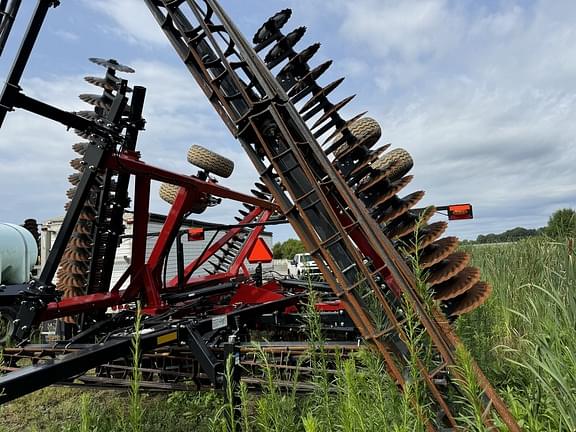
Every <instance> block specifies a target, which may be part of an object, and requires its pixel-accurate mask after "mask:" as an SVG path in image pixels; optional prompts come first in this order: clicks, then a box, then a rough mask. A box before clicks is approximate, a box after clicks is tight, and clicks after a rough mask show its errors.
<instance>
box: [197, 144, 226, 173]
mask: <svg viewBox="0 0 576 432" xmlns="http://www.w3.org/2000/svg"><path fill="white" fill-rule="evenodd" d="M188 162H190V163H191V164H192V165H195V166H197V167H198V168H202V169H203V170H206V171H208V172H211V173H213V174H216V175H218V176H220V177H224V178H228V177H230V176H231V175H232V172H233V171H234V162H232V161H231V160H230V159H227V158H225V157H224V156H220V155H219V154H217V153H214V152H213V151H210V150H208V149H206V148H204V147H202V146H199V145H193V146H192V147H190V150H188Z"/></svg>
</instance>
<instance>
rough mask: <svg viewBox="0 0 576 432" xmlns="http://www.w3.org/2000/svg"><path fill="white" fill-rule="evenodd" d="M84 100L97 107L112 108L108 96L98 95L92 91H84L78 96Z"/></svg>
mask: <svg viewBox="0 0 576 432" xmlns="http://www.w3.org/2000/svg"><path fill="white" fill-rule="evenodd" d="M78 97H79V98H80V99H81V100H82V101H84V102H86V103H88V104H90V105H93V106H95V107H98V108H103V109H110V107H111V106H110V101H109V99H108V98H104V97H102V96H100V95H96V94H90V93H83V94H81V95H80V96H78Z"/></svg>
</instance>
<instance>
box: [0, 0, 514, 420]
mask: <svg viewBox="0 0 576 432" xmlns="http://www.w3.org/2000/svg"><path fill="white" fill-rule="evenodd" d="M19 3H20V2H18V1H14V0H12V1H3V2H1V3H0V8H1V12H2V13H1V15H0V17H1V21H0V42H2V45H0V48H3V46H4V43H5V42H6V40H7V39H8V36H9V33H10V30H11V28H12V22H13V20H14V18H15V16H16V15H15V14H16V12H17V11H18V6H19ZM59 3H60V2H58V1H54V0H52V1H48V0H39V1H38V2H37V6H36V9H35V10H34V12H33V16H32V18H31V21H30V24H29V26H28V29H27V31H26V33H25V35H24V39H23V41H22V44H21V46H20V49H19V51H18V52H17V54H16V59H15V60H14V63H13V67H12V70H11V72H10V74H9V76H8V78H7V81H6V84H5V87H4V90H3V92H2V95H1V98H0V125H1V124H2V122H3V121H4V118H5V116H6V114H7V113H8V112H9V111H12V110H14V109H24V110H27V111H30V112H32V113H35V114H37V115H40V116H43V117H46V118H49V119H52V120H54V121H56V122H59V123H62V124H63V125H65V126H66V127H67V128H69V129H72V130H73V131H74V132H76V134H77V135H78V136H80V137H81V139H82V141H80V142H78V143H76V144H74V145H73V150H74V151H75V152H76V153H77V157H76V158H75V159H73V160H72V161H71V163H70V164H71V167H72V168H73V169H74V172H73V173H72V174H71V175H70V177H69V181H70V183H71V185H72V188H71V189H70V190H69V191H68V192H67V196H68V198H69V202H68V203H67V204H66V216H65V218H64V221H63V223H62V227H61V229H60V231H59V232H58V235H57V238H56V241H55V243H54V245H53V247H52V249H51V251H50V254H49V256H48V259H47V260H46V263H45V264H44V266H43V268H42V270H41V272H40V274H39V275H38V277H36V278H34V279H32V280H15V281H10V280H6V281H2V284H3V285H2V286H1V290H0V305H1V306H2V307H1V310H0V316H1V317H3V320H4V322H6V323H7V324H6V325H5V326H4V328H8V327H9V333H10V336H11V337H12V340H13V345H15V346H13V347H12V348H7V349H6V350H5V353H4V366H3V370H4V371H5V372H6V373H5V374H4V375H3V376H2V377H0V388H1V389H2V390H3V391H2V392H1V393H0V401H2V402H6V401H10V400H12V399H15V398H17V397H19V396H22V395H24V394H27V393H29V392H32V391H34V390H37V389H39V388H42V387H45V386H48V385H51V384H54V383H62V382H65V383H75V384H84V385H110V386H125V385H126V384H127V383H128V382H129V378H130V369H131V343H132V340H133V338H134V334H135V330H134V325H135V321H138V317H137V314H138V313H139V314H141V316H142V319H141V328H140V330H139V335H140V336H139V337H140V339H141V342H140V344H141V349H142V352H143V355H142V363H141V371H142V376H143V382H144V383H145V385H144V387H145V388H146V387H149V388H150V389H156V390H168V389H188V388H190V387H194V388H198V387H201V386H206V385H212V386H216V387H221V386H223V385H225V384H226V383H225V382H224V380H223V371H224V364H225V362H226V359H227V358H229V357H230V356H234V357H235V358H236V359H237V361H236V366H237V369H238V373H237V374H235V376H237V377H238V379H243V380H245V381H246V382H248V383H249V384H250V385H252V386H254V387H257V386H258V383H259V382H258V376H259V370H260V364H259V362H258V359H257V357H258V356H257V355H255V350H256V348H255V347H254V345H253V344H251V343H250V342H251V341H252V340H254V339H255V338H256V337H257V336H256V335H257V334H258V333H262V332H263V333H264V334H266V337H267V339H268V340H269V342H266V343H263V344H262V345H261V348H259V349H261V350H264V351H265V352H266V353H267V354H268V355H269V356H270V357H271V359H272V364H273V366H274V367H275V368H278V369H279V370H284V371H289V370H290V368H293V367H294V366H293V365H294V364H296V363H299V364H300V363H302V362H301V361H300V360H299V359H301V358H303V356H305V353H306V343H305V342H304V339H305V336H304V335H303V329H304V328H305V327H306V317H307V314H306V307H310V306H309V305H308V306H307V305H306V304H307V302H308V300H307V299H308V297H309V293H310V292H311V291H310V290H313V291H315V295H314V297H313V298H316V299H317V303H316V304H314V305H313V306H312V307H314V308H315V309H316V310H317V311H318V313H319V316H320V319H321V323H322V327H323V330H324V332H325V334H326V335H327V339H328V340H329V342H327V346H326V352H327V353H329V354H328V356H330V355H331V354H330V353H339V354H338V355H349V354H350V353H351V352H352V351H355V350H356V349H358V343H357V342H356V341H357V340H360V339H361V340H363V341H365V342H366V344H368V345H369V346H371V347H373V349H374V350H375V351H376V352H377V353H378V354H379V355H380V356H381V357H382V359H383V361H384V362H385V364H386V369H387V372H388V374H389V375H390V376H391V377H392V378H393V379H394V381H395V382H396V383H397V385H398V389H399V391H404V390H405V389H406V388H407V386H409V385H410V384H411V380H414V377H411V376H410V374H409V372H408V370H409V369H410V367H411V365H412V366H414V367H415V368H416V369H417V370H418V371H419V377H417V379H418V380H420V381H421V383H422V384H423V385H424V386H425V387H426V389H427V393H428V395H429V396H430V400H431V401H432V402H431V410H432V412H433V413H434V415H433V416H432V418H431V419H423V420H424V422H425V424H426V427H427V429H428V430H430V431H432V430H460V429H461V428H462V427H463V425H462V424H459V420H458V415H457V413H456V406H457V403H456V402H455V401H454V398H455V395H458V392H459V388H458V385H457V382H458V380H461V379H462V377H461V376H460V374H459V371H460V370H461V369H460V368H459V367H458V366H459V364H458V363H459V360H458V358H459V357H458V355H457V351H458V350H459V349H460V348H461V345H462V343H461V341H460V340H459V339H458V337H457V336H456V334H455V332H454V330H453V327H452V322H453V321H454V320H456V319H457V318H458V316H459V315H462V314H464V313H467V312H470V311H472V310H474V309H475V308H477V307H479V306H480V305H481V304H482V303H483V302H484V301H485V300H486V298H487V297H488V296H489V295H490V292H491V287H490V285H489V284H487V283H486V282H484V281H482V280H481V278H480V272H479V270H478V269H477V268H474V267H471V266H469V265H468V264H469V259H470V257H469V255H468V254H467V253H466V252H463V251H461V250H458V246H459V242H458V239H457V238H455V237H442V235H443V233H444V231H445V230H446V227H447V223H446V222H444V221H440V222H431V218H432V216H433V215H434V214H435V213H436V212H437V211H438V210H439V209H440V210H448V213H449V216H450V219H461V218H466V217H469V216H470V215H471V208H470V206H469V205H457V206H449V207H447V208H445V207H442V208H434V207H428V208H417V204H418V203H419V202H420V201H421V199H422V198H423V196H424V192H423V191H416V192H411V193H409V194H407V195H403V194H402V191H403V190H404V189H405V188H406V187H407V186H408V185H409V184H410V182H411V180H412V176H411V175H409V171H410V170H411V168H412V165H413V161H412V158H411V156H410V154H408V152H407V151H405V150H403V149H400V148H396V149H392V148H390V145H378V142H379V140H380V137H381V129H380V126H379V125H378V123H377V122H376V121H375V120H374V119H372V118H370V117H366V116H365V113H362V114H359V115H356V116H353V117H352V118H345V117H344V116H343V115H342V114H341V112H342V110H343V108H345V107H347V108H348V107H349V106H350V103H351V101H352V100H353V96H351V97H345V98H343V99H342V100H336V99H335V98H334V95H335V94H337V93H338V92H337V91H336V90H337V89H338V87H339V86H340V84H341V83H342V81H343V79H337V80H335V81H332V82H328V83H325V82H324V81H325V75H329V69H330V67H331V65H332V61H326V62H323V63H318V62H315V55H316V54H317V52H318V51H319V49H320V44H318V43H313V44H311V45H309V46H305V45H303V46H304V48H300V45H302V44H301V41H302V40H303V39H304V36H305V33H306V28H305V27H298V28H296V29H294V30H291V29H288V30H286V28H287V26H288V22H289V20H290V18H291V11H290V10H289V9H286V10H282V11H280V12H279V13H277V14H275V15H274V16H272V17H271V18H270V19H268V20H267V21H266V22H265V23H264V24H263V25H262V27H260V29H258V30H257V32H256V34H255V35H254V37H253V39H252V42H249V41H248V40H247V39H246V38H245V37H244V36H243V35H242V34H241V33H240V31H239V30H238V28H237V27H236V25H235V24H234V22H233V21H232V20H231V19H230V18H229V17H228V15H227V14H226V12H225V11H224V9H223V8H222V6H221V5H220V4H219V3H218V2H217V1H216V0H186V1H185V0H163V1H161V0H143V1H142V2H141V3H142V5H141V7H142V8H144V7H146V8H147V9H149V11H150V12H151V14H152V16H153V17H154V19H155V20H156V21H157V22H158V25H159V26H160V27H161V29H162V31H163V32H164V33H165V35H166V37H167V38H168V40H169V41H170V43H171V44H172V46H173V47H174V49H175V50H176V52H177V54H178V55H179V57H180V58H181V59H182V62H183V63H184V65H185V66H186V67H187V68H188V70H189V71H190V73H191V75H192V76H193V78H194V79H195V80H196V82H197V83H198V85H199V86H200V88H201V89H202V91H203V92H204V93H205V95H206V97H207V98H208V100H209V101H210V103H211V104H212V106H213V107H214V109H215V110H216V112H217V113H218V114H219V115H220V117H221V119H222V121H223V123H224V125H225V127H227V128H228V130H229V131H230V132H231V133H232V135H233V136H234V137H235V138H236V139H237V140H238V142H239V143H240V145H241V146H242V148H243V149H244V151H245V152H246V154H247V155H248V157H249V159H250V160H251V162H252V163H253V165H254V167H255V169H256V171H257V173H258V175H259V177H260V182H259V183H257V184H256V185H255V187H254V189H253V190H252V191H251V194H244V193H240V192H236V191H233V190H231V189H228V188H226V187H224V186H222V185H220V184H219V182H218V180H217V177H222V178H226V177H229V176H230V175H231V174H232V171H233V169H234V163H233V162H232V161H230V160H228V159H226V158H224V157H222V156H220V155H218V154H216V153H214V152H212V151H210V150H208V149H206V148H204V147H201V146H196V145H194V146H192V147H191V148H190V150H189V152H188V154H187V159H188V161H189V162H190V163H191V164H192V165H194V166H196V167H197V168H198V172H197V173H196V174H194V175H187V174H177V173H174V172H171V171H169V170H166V169H162V168H158V167H155V166H153V165H150V164H147V163H145V162H144V161H143V160H142V158H141V155H140V153H139V152H138V151H137V150H136V148H137V141H138V137H139V135H140V134H141V133H142V131H143V130H144V126H145V124H146V122H145V120H144V119H143V118H142V112H143V107H144V103H145V96H146V89H145V88H143V87H141V86H138V85H129V83H128V80H127V79H126V76H128V74H132V73H133V72H134V70H133V69H132V68H130V67H128V66H124V65H122V64H120V63H119V62H118V61H116V60H112V59H102V58H91V59H90V60H91V61H92V62H93V63H94V64H96V65H97V66H100V67H102V68H103V69H104V70H105V72H104V75H103V76H90V77H86V81H87V82H88V83H90V84H93V85H94V86H96V87H97V88H98V89H99V90H98V92H97V93H94V94H82V95H80V99H82V100H83V101H84V102H86V103H87V104H89V105H90V106H91V109H90V110H87V111H80V112H68V111H65V110H63V109H60V108H57V107H54V106H51V105H48V104H46V103H43V102H41V101H39V100H36V99H34V98H31V97H29V96H26V95H25V93H24V90H25V89H22V88H21V86H20V81H21V78H22V76H23V73H24V69H25V66H26V64H27V62H28V59H29V57H30V55H31V53H32V52H33V49H34V44H35V41H36V38H37V36H38V34H39V32H40V29H41V27H42V24H43V22H44V20H45V18H46V16H47V14H48V12H49V10H50V9H51V8H52V7H55V6H58V5H59ZM62 3H64V4H63V6H62V8H60V9H58V11H60V10H62V11H63V12H64V13H65V10H66V5H65V3H66V2H62ZM136 76H137V75H136ZM148 121H150V122H153V121H154V119H148ZM152 181H157V182H161V183H162V186H161V188H160V196H161V198H162V199H163V200H164V201H166V202H167V203H168V204H169V205H170V210H169V212H168V214H167V217H166V220H165V222H164V225H163V227H162V229H161V231H160V232H157V233H152V232H150V230H149V217H150V211H149V204H150V186H151V182H152ZM131 183H132V184H133V187H134V193H133V196H132V197H130V196H129V195H130V194H129V186H130V184H131ZM223 199H230V200H235V201H238V202H239V203H241V205H242V207H243V208H242V209H241V210H240V212H239V216H237V217H236V220H237V223H236V224H232V225H216V224H213V223H212V224H211V223H208V222H200V221H194V225H195V226H196V227H197V228H193V229H183V228H182V223H183V222H184V221H189V220H190V219H189V217H190V216H191V215H192V214H201V213H203V212H204V211H205V210H206V209H207V208H208V207H213V206H217V205H219V204H220V202H221V201H222V200H223ZM130 207H131V208H132V210H133V214H134V221H133V232H132V234H131V235H129V236H128V235H126V234H125V227H124V216H125V211H126V210H127V209H128V208H130ZM281 223H290V225H291V226H292V228H293V229H294V231H295V232H296V233H297V235H298V237H299V238H300V240H301V241H302V242H303V244H304V246H305V249H306V252H307V253H309V254H310V256H311V257H312V259H313V260H314V261H315V263H316V264H317V266H318V269H319V270H320V272H321V273H322V278H323V281H321V282H318V281H314V282H309V283H308V282H306V281H298V280H293V279H286V278H281V277H280V278H278V277H268V276H267V275H265V274H264V275H263V274H262V267H261V266H258V267H256V270H255V271H253V272H251V271H250V270H249V269H248V266H247V263H248V262H249V263H253V264H254V263H255V264H258V263H262V262H265V261H267V260H268V259H270V258H271V257H269V256H266V255H267V254H266V246H265V245H262V238H261V235H262V232H263V230H264V229H265V227H267V226H270V225H273V224H281ZM205 235H207V236H209V237H210V238H211V241H209V242H208V244H207V246H206V247H205V248H204V250H203V251H202V252H201V253H200V254H199V255H198V256H196V257H195V258H194V259H192V260H188V261H189V262H186V261H187V260H186V259H185V256H184V253H183V247H182V238H183V237H188V239H189V240H194V239H195V238H203V237H204V236H205ZM124 241H129V242H131V251H132V254H131V261H130V264H129V267H128V269H127V270H126V271H125V272H124V275H123V276H122V277H121V278H120V279H119V280H118V281H117V282H115V283H114V284H112V274H113V267H114V260H115V256H116V250H117V247H118V244H119V243H120V242H124ZM150 243H151V244H152V247H151V250H150V252H149V253H148V254H146V249H147V245H148V244H150ZM173 247H175V249H176V253H177V262H178V265H177V267H178V269H177V275H176V276H174V277H173V278H167V277H166V262H167V259H168V256H169V254H170V252H171V250H173ZM262 250H263V251H264V256H262V254H259V253H257V251H262ZM424 279H425V281H424ZM136 304H138V305H139V306H138V308H137V307H136ZM111 308H112V309H114V310H116V311H117V312H116V313H113V314H111V313H109V312H110V309H111ZM54 319H60V320H61V322H63V323H64V324H63V327H64V329H65V338H64V340H61V341H57V342H53V343H50V344H33V343H31V335H33V333H34V330H35V329H36V328H37V327H38V326H39V325H40V324H41V323H42V322H45V321H49V320H54ZM414 323H415V326H416V328H417V329H418V330H419V331H420V332H421V333H422V335H423V336H422V338H421V339H420V342H419V343H420V344H421V345H422V347H421V349H416V350H415V349H414V347H413V344H412V343H411V340H410V335H409V332H408V327H409V326H412V328H413V327H414ZM27 365H29V366H27ZM308 366H309V365H307V364H305V363H303V364H302V365H301V367H302V370H303V371H304V373H302V377H303V382H301V383H300V385H301V387H300V389H301V390H302V391H306V390H309V389H310V386H311V385H312V384H311V383H307V382H306V376H307V374H308V372H310V371H311V368H310V367H308ZM90 370H93V371H95V373H87V371H90ZM473 372H474V374H475V379H476V381H477V382H478V383H479V385H480V387H481V388H482V394H481V395H478V398H479V400H480V402H481V404H482V405H483V407H484V415H483V418H482V420H483V421H484V423H485V425H486V427H487V428H491V427H493V426H494V424H495V422H496V421H498V422H502V423H504V424H505V425H506V426H507V427H508V429H509V430H510V431H518V430H519V427H518V425H517V424H516V422H515V420H514V418H513V417H512V416H511V414H510V412H509V410H508V409H507V407H506V406H505V404H504V403H503V401H502V400H501V399H500V397H499V396H498V394H497V393H496V391H495V390H494V388H493V387H492V386H491V385H490V383H489V382H488V380H487V379H486V377H485V376H484V374H483V373H482V371H481V370H480V369H479V368H478V367H477V365H475V364H474V365H473ZM287 373H288V372H287ZM242 374H243V376H240V375H242ZM281 384H282V383H281V382H279V385H281ZM456 397H458V396H456ZM415 403H416V401H415ZM496 419H498V420H496Z"/></svg>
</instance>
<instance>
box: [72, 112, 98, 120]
mask: <svg viewBox="0 0 576 432" xmlns="http://www.w3.org/2000/svg"><path fill="white" fill-rule="evenodd" d="M74 114H76V115H77V116H78V117H82V118H83V119H86V120H90V121H94V120H98V119H99V118H102V117H101V116H100V115H98V114H97V113H95V112H94V111H76V112H75V113H74Z"/></svg>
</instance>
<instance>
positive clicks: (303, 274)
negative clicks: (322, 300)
mask: <svg viewBox="0 0 576 432" xmlns="http://www.w3.org/2000/svg"><path fill="white" fill-rule="evenodd" d="M288 275H290V276H292V277H295V278H297V279H307V278H308V277H312V278H314V279H317V278H320V277H321V276H322V274H321V273H320V270H319V269H318V265H316V263H315V262H314V260H313V259H312V256H311V255H310V254H309V253H300V254H296V255H294V258H293V259H292V261H290V263H289V264H288Z"/></svg>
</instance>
